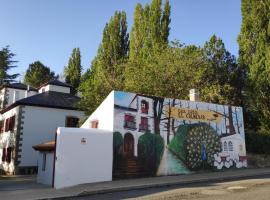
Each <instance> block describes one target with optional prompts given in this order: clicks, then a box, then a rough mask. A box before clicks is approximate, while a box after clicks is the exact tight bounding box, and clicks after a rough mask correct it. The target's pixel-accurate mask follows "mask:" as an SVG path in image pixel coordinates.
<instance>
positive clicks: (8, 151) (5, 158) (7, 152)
mask: <svg viewBox="0 0 270 200" xmlns="http://www.w3.org/2000/svg"><path fill="white" fill-rule="evenodd" d="M11 158H12V147H8V148H3V152H2V162H7V163H10V162H11Z"/></svg>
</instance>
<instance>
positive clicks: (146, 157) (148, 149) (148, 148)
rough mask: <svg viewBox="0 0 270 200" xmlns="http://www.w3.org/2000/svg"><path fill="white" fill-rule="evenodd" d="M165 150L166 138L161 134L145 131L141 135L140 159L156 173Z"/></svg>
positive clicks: (139, 142)
mask: <svg viewBox="0 0 270 200" xmlns="http://www.w3.org/2000/svg"><path fill="white" fill-rule="evenodd" d="M163 151H164V140H163V138H162V137H161V136H160V135H159V134H151V133H145V134H143V135H142V136H140V137H139V141H138V159H139V161H140V163H141V164H142V165H143V166H145V167H146V168H147V169H148V170H149V171H150V173H152V175H155V173H156V171H157V168H158V166H159V164H160V160H161V157H162V154H163Z"/></svg>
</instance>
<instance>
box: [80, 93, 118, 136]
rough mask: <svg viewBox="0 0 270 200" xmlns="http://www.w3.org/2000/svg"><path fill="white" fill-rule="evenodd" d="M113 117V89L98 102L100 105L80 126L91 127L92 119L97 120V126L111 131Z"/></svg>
mask: <svg viewBox="0 0 270 200" xmlns="http://www.w3.org/2000/svg"><path fill="white" fill-rule="evenodd" d="M113 118H114V91H112V92H111V93H110V94H109V95H108V96H107V98H106V99H105V100H104V101H103V102H102V103H101V104H100V106H99V107H98V108H97V109H96V110H95V111H94V112H93V113H92V114H91V115H90V116H89V118H88V119H87V120H86V121H85V122H84V124H83V125H82V126H81V128H91V122H92V121H98V128H99V129H103V130H109V131H113V125H114V124H113Z"/></svg>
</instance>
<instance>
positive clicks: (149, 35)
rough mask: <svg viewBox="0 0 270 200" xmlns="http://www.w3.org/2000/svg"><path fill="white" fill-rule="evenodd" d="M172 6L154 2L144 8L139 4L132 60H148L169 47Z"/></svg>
mask: <svg viewBox="0 0 270 200" xmlns="http://www.w3.org/2000/svg"><path fill="white" fill-rule="evenodd" d="M170 9H171V8H170V4H169V1H168V0H166V2H165V4H164V8H162V1H161V0H153V1H152V3H151V5H148V4H146V5H145V7H144V8H143V7H142V5H141V4H137V6H136V9H135V13H134V22H133V27H132V29H131V33H130V35H131V37H130V60H144V61H145V60H147V59H148V58H151V57H152V56H153V55H154V54H155V53H156V51H158V52H159V51H161V50H162V49H163V47H166V46H167V45H168V37H169V32H170V27H169V25H170V21H171V19H170Z"/></svg>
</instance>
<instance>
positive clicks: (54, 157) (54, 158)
mask: <svg viewBox="0 0 270 200" xmlns="http://www.w3.org/2000/svg"><path fill="white" fill-rule="evenodd" d="M54 141H55V146H54V156H53V176H52V187H53V188H54V180H55V178H54V177H55V161H56V146H57V145H56V144H57V129H56V131H55V139H54Z"/></svg>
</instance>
